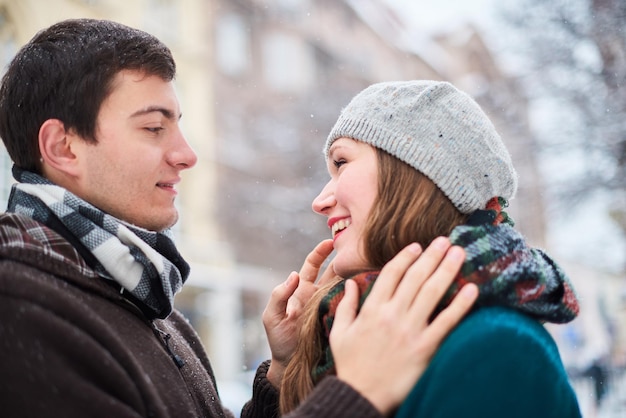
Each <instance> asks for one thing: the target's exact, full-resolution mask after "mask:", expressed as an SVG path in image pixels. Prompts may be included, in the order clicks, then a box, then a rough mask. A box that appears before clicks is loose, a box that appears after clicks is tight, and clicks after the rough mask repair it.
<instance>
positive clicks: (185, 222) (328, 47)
mask: <svg viewBox="0 0 626 418" xmlns="http://www.w3.org/2000/svg"><path fill="white" fill-rule="evenodd" d="M70 17H97V18H107V19H113V20H117V21H120V22H122V23H125V24H128V25H130V26H134V27H137V28H140V29H144V30H146V31H148V32H150V33H153V34H154V35H156V36H158V37H159V38H160V39H162V40H163V41H164V42H165V43H166V44H167V45H168V46H169V47H170V48H171V49H172V52H173V54H174V57H175V58H176V61H177V64H178V76H177V80H176V85H177V88H178V93H179V99H180V102H181V107H182V109H183V113H184V117H183V119H182V121H181V123H182V125H183V130H184V132H185V134H186V136H187V139H188V140H189V142H190V143H191V145H192V146H193V147H194V149H195V151H196V152H197V154H198V157H199V160H198V164H197V166H196V167H195V168H194V169H193V170H190V171H189V172H186V173H184V181H183V182H182V186H181V193H180V197H179V200H178V204H179V208H180V212H181V221H180V222H179V224H178V225H177V226H176V227H175V232H176V234H177V242H178V243H179V246H180V249H181V253H182V254H183V255H184V256H185V257H186V259H187V260H188V261H190V263H191V264H192V275H191V277H190V279H189V281H188V282H187V284H186V286H185V289H184V290H183V292H181V294H180V295H179V296H178V298H177V302H176V304H177V306H178V308H179V309H181V310H182V311H183V312H184V313H185V314H186V315H187V316H188V318H189V319H190V320H191V322H192V323H193V324H194V325H195V327H196V329H197V330H198V332H199V333H200V335H201V337H202V338H203V341H204V342H205V345H206V348H207V351H208V353H209V357H210V358H211V359H212V362H213V367H214V369H215V372H216V375H217V377H218V380H220V387H221V390H220V392H221V395H222V396H223V397H224V398H225V400H226V403H227V404H230V405H232V407H233V408H236V407H237V406H238V405H239V404H240V403H241V401H242V400H243V399H244V398H246V397H247V396H249V393H247V392H246V391H245V389H242V386H244V387H246V385H249V384H250V383H251V377H250V374H249V373H247V372H248V371H250V370H254V368H256V366H257V364H258V363H259V362H260V361H261V360H263V359H265V358H267V357H268V355H269V352H268V349H267V344H266V341H265V335H264V331H263V326H262V323H261V318H260V316H261V312H262V310H263V308H264V306H265V303H266V301H267V300H268V297H269V293H270V291H271V289H272V288H273V287H274V286H276V285H277V284H278V283H280V282H281V281H283V280H284V279H286V277H287V274H288V273H289V271H291V270H298V269H299V268H300V265H301V263H302V261H303V260H304V257H305V255H306V254H307V253H308V252H309V251H310V250H311V249H312V248H313V246H314V245H315V243H317V242H318V241H319V240H321V239H323V238H327V237H328V236H329V233H328V230H327V227H326V225H325V222H324V220H323V219H321V217H319V216H318V215H315V214H313V213H312V211H311V209H310V204H311V201H312V199H313V198H314V197H315V196H316V195H317V193H318V192H319V190H321V188H322V186H323V185H324V184H325V182H326V181H327V174H326V168H325V165H324V161H323V159H322V155H321V148H322V145H323V143H324V140H325V137H326V134H327V133H328V132H329V130H330V128H331V127H332V125H333V123H334V121H335V119H336V117H337V116H338V114H339V111H340V110H341V108H342V107H343V106H345V105H346V104H347V103H348V101H349V100H350V98H351V97H352V96H354V94H356V93H357V92H358V91H360V90H361V89H363V88H365V87H366V86H368V85H369V84H372V83H375V82H379V81H385V80H408V79H417V78H421V79H436V80H447V81H450V82H452V83H453V84H455V85H457V86H458V87H459V88H461V89H462V90H464V91H467V92H468V93H470V94H471V95H473V96H474V97H475V98H476V99H477V101H478V102H479V103H480V104H481V106H482V107H483V108H484V110H485V111H486V113H487V114H489V116H490V117H491V119H492V120H493V122H494V124H495V125H496V128H497V129H498V131H499V132H500V134H501V135H502V137H503V139H504V141H505V142H506V143H507V146H508V147H509V149H510V151H511V153H512V155H513V160H514V163H515V165H516V168H517V170H518V172H519V174H520V187H519V191H518V195H517V198H516V199H515V200H513V202H511V210H510V213H511V215H512V216H513V218H514V219H515V220H516V222H517V225H518V227H519V229H520V230H521V231H522V232H523V233H524V234H525V235H526V236H527V237H528V239H529V241H530V242H531V243H532V244H533V245H537V246H540V247H544V246H545V238H544V236H545V220H544V215H543V213H544V211H543V202H542V197H541V191H542V184H541V178H540V176H539V175H538V174H537V164H536V161H535V153H534V151H535V145H534V138H533V135H532V134H531V132H530V130H529V128H528V116H527V102H526V99H525V97H524V92H523V91H521V89H520V88H519V87H518V86H517V84H516V82H515V80H513V79H511V78H509V77H507V76H506V75H505V74H503V73H502V71H501V70H500V69H499V67H498V65H497V62H496V60H495V59H494V57H493V56H492V54H491V52H490V51H489V49H488V47H487V46H486V45H485V43H484V41H483V39H482V37H481V33H480V31H478V30H477V29H476V28H473V27H472V26H470V25H467V26H463V27H459V28H457V29H455V30H454V31H452V32H445V33H438V34H432V33H425V32H423V31H421V30H420V28H411V27H408V26H407V25H406V24H405V23H404V19H403V16H401V15H398V14H397V13H394V12H393V11H392V10H391V9H389V8H388V7H387V6H386V5H385V3H384V2H383V1H382V0H339V1H338V0H315V1H314V0H275V1H273V2H266V1H261V0H136V1H132V2H129V1H122V0H48V1H46V2H40V1H37V0H0V65H1V66H2V67H4V66H5V65H6V64H7V63H8V61H9V60H10V59H11V58H12V56H13V55H14V54H15V52H16V51H17V49H18V48H19V47H20V46H21V45H22V44H24V43H25V42H27V41H28V39H30V38H31V37H32V36H33V35H34V34H35V32H36V31H37V30H39V29H40V28H43V27H45V26H48V25H49V24H51V23H53V22H55V21H58V20H61V19H65V18H70ZM0 72H2V70H0ZM0 146H1V145H0ZM138 158H140V156H138ZM11 182H12V179H11V178H10V161H8V157H7V155H6V153H2V154H1V155H0V199H1V201H2V202H3V204H4V202H5V201H6V197H7V196H8V190H9V187H10V184H11ZM616 303H617V302H616ZM621 306H622V309H623V306H624V305H621ZM621 326H622V327H623V322H622V325H621ZM622 335H626V334H622ZM242 382H243V383H242Z"/></svg>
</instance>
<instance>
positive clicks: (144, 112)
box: [130, 106, 183, 120]
mask: <svg viewBox="0 0 626 418" xmlns="http://www.w3.org/2000/svg"><path fill="white" fill-rule="evenodd" d="M153 112H159V113H162V114H163V116H165V117H166V118H167V119H171V120H176V119H180V118H181V117H182V116H183V114H182V113H180V114H178V115H176V114H175V113H174V112H172V111H171V110H170V109H167V108H165V107H161V106H148V107H146V108H144V109H140V110H138V111H136V112H134V113H133V114H131V115H130V117H131V118H134V117H137V116H143V115H147V114H148V113H153Z"/></svg>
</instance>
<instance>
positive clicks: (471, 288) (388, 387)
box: [329, 237, 478, 414]
mask: <svg viewBox="0 0 626 418" xmlns="http://www.w3.org/2000/svg"><path fill="white" fill-rule="evenodd" d="M464 258H465V252H464V251H463V249H462V248H460V247H451V245H450V242H449V240H448V239H447V238H443V237H440V238H437V239H436V240H435V241H433V243H432V244H431V245H430V246H429V247H428V249H426V251H424V252H423V254H422V251H421V249H420V247H419V245H417V244H412V245H409V246H408V247H407V248H405V249H404V250H402V251H401V252H400V253H399V254H398V255H397V256H396V257H394V258H393V259H392V260H391V261H390V262H389V263H387V265H386V266H385V267H384V268H383V269H382V270H381V273H380V275H379V277H378V279H377V280H376V283H375V284H374V286H373V288H372V291H371V293H370V295H369V296H368V298H367V299H366V300H365V303H364V304H363V306H362V308H361V311H360V313H359V315H358V316H357V314H356V313H357V307H358V296H359V295H358V288H357V287H356V284H355V283H353V282H351V281H350V280H348V281H347V282H346V287H345V296H344V298H343V299H342V301H341V302H340V304H339V305H338V307H337V311H336V314H335V320H334V323H333V328H332V331H331V333H330V336H329V342H330V347H331V350H332V352H333V357H334V360H335V366H336V370H337V377H338V378H339V379H341V380H343V381H345V382H346V383H348V384H350V385H351V386H352V387H353V388H355V389H356V390H357V391H358V392H359V393H361V394H362V395H363V396H364V397H366V398H367V399H368V400H369V401H370V402H371V403H372V404H373V405H374V406H375V407H376V408H377V409H378V410H379V411H381V412H382V413H383V414H387V413H389V412H390V411H392V410H393V409H394V408H396V407H397V406H398V405H400V403H401V402H402V401H403V400H404V398H405V397H406V396H407V395H408V393H409V391H410V390H411V388H412V387H413V386H414V385H415V383H416V382H417V380H418V379H419V377H420V376H421V375H422V373H423V372H424V370H425V369H426V367H427V366H428V364H429V362H430V359H431V357H432V356H433V354H434V353H435V351H436V350H437V348H438V347H439V345H440V344H441V342H442V341H443V339H444V338H445V337H446V335H447V334H448V332H450V330H451V329H452V328H453V327H454V326H455V325H456V324H457V323H458V322H459V321H460V320H461V318H463V316H464V315H465V314H466V313H467V312H468V311H469V309H470V307H471V306H472V304H473V303H474V301H475V300H476V297H477V296H478V288H477V287H476V285H474V284H471V285H469V284H468V285H466V286H464V287H463V289H462V290H461V291H460V292H459V294H458V295H457V296H456V297H455V298H454V300H453V301H452V302H451V304H450V305H449V306H448V307H447V308H446V309H444V310H443V311H442V312H441V313H439V315H437V317H436V318H435V319H434V320H433V321H432V323H429V319H430V317H431V315H432V313H433V311H434V309H435V307H436V306H437V304H438V303H439V300H440V299H441V298H442V296H443V295H444V294H445V292H446V290H447V289H448V287H449V286H450V284H451V283H452V281H453V279H454V278H455V276H456V275H457V273H458V271H459V269H460V267H461V265H462V263H463V260H464ZM416 260H417V261H416ZM373 364H374V365H375V366H376V367H375V368H374V367H372V365H373Z"/></svg>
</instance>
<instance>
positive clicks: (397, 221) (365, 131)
mask: <svg viewBox="0 0 626 418" xmlns="http://www.w3.org/2000/svg"><path fill="white" fill-rule="evenodd" d="M325 155H326V158H327V165H328V170H329V173H330V177H331V179H330V181H329V182H328V184H327V185H326V186H325V187H324V189H323V190H322V192H321V193H320V195H319V196H318V197H317V198H316V199H315V200H314V202H313V209H314V210H315V211H316V212H317V213H319V214H321V215H324V216H326V217H328V225H329V227H330V229H331V231H332V237H333V240H334V248H335V251H336V255H335V257H334V259H333V268H334V270H335V273H336V274H337V275H338V276H341V277H349V278H350V279H351V280H353V281H355V282H356V283H357V284H358V286H359V288H360V290H361V302H362V301H364V300H365V299H366V298H367V296H368V294H369V291H370V289H371V287H372V284H373V283H374V282H375V280H376V278H377V276H378V271H379V270H380V268H381V266H383V265H384V264H385V263H386V262H387V261H388V260H389V259H391V258H392V257H393V256H394V255H395V254H396V253H397V252H398V251H399V250H400V249H401V248H403V247H404V246H405V245H407V244H408V243H410V242H418V243H419V244H421V245H422V246H424V247H425V246H427V245H429V244H430V243H431V242H432V241H433V240H435V241H434V243H435V245H436V244H437V243H438V241H440V240H441V239H440V238H437V239H436V237H438V236H440V235H445V236H449V240H450V242H451V243H452V244H454V245H458V246H461V247H463V248H464V249H465V252H466V254H467V258H466V260H465V262H464V264H463V267H462V269H461V272H460V273H459V275H458V276H457V278H456V279H455V281H454V283H453V284H452V286H451V287H450V288H449V290H448V298H447V299H444V302H443V303H442V304H440V306H439V309H442V308H443V307H445V306H446V304H447V303H448V302H449V300H450V298H451V297H452V296H453V295H454V294H456V292H458V290H459V288H460V287H462V286H463V285H464V284H465V283H476V284H477V285H478V287H479V289H480V293H479V297H478V300H477V302H476V304H475V305H474V306H475V308H474V312H473V313H472V314H471V315H469V316H468V317H467V318H465V319H464V320H462V321H461V323H460V325H459V326H457V328H456V329H455V330H453V331H452V332H451V334H450V335H449V336H448V338H447V339H446V341H444V342H443V343H442V345H441V346H440V348H439V349H438V351H437V353H436V354H435V356H434V357H433V359H432V361H431V363H430V365H429V366H428V368H427V369H426V371H425V372H424V374H423V375H422V376H421V378H420V379H419V380H418V381H417V383H416V384H415V386H414V388H413V390H412V392H411V393H410V394H409V396H408V397H407V398H406V399H405V401H404V402H403V404H402V405H401V406H400V408H399V409H398V410H397V413H396V416H397V417H409V416H411V417H413V416H414V417H430V418H432V417H459V416H464V417H468V416H476V417H504V416H506V417H530V416H532V417H555V418H556V417H559V418H562V417H579V416H580V410H579V407H578V403H577V400H576V396H575V394H574V392H573V390H572V388H571V386H570V385H569V382H568V378H567V375H566V373H565V370H564V368H563V365H562V362H561V360H560V357H559V354H558V350H557V347H556V345H555V343H554V341H553V340H552V339H551V337H550V335H549V334H548V333H547V331H546V330H545V329H544V328H543V327H542V326H541V323H542V322H544V321H550V322H555V323H563V322H568V321H570V320H572V319H573V318H574V317H575V316H576V315H577V313H578V303H577V300H576V297H575V295H574V292H573V289H572V287H571V285H570V283H569V281H568V280H567V278H566V277H565V275H564V274H563V272H562V271H561V270H560V269H559V267H558V266H557V265H556V264H555V263H554V262H553V261H552V260H551V259H550V258H549V257H548V256H547V255H546V254H545V253H543V252H542V251H541V250H538V249H531V248H529V247H528V246H527V245H526V243H525V242H524V239H523V237H522V236H521V235H520V234H519V233H518V232H517V231H515V229H513V227H512V225H513V222H512V220H511V219H510V218H509V217H508V215H507V214H506V213H505V212H504V211H503V210H502V209H503V208H504V207H505V206H506V204H507V201H508V200H509V199H511V198H512V197H513V196H514V194H515V191H516V188H517V174H516V172H515V170H514V168H513V165H512V163H511V158H510V156H509V154H508V152H507V150H506V148H505V147H504V144H503V143H502V141H501V139H500V137H499V136H498V134H497V133H496V131H495V129H494V127H493V125H492V124H491V122H490V121H489V119H488V118H487V116H486V115H485V114H484V113H483V112H482V110H481V109H480V107H479V106H478V105H477V104H476V102H474V101H473V100H472V99H471V98H470V97H469V96H468V95H466V94H464V93H462V92H460V91H459V90H457V89H456V88H455V87H453V86H452V85H451V84H449V83H445V82H436V81H407V82H390V83H379V84H375V85H372V86H370V87H368V88H367V89H365V90H364V91H362V92H361V93H359V94H358V95H357V96H356V97H354V98H353V99H352V101H351V102H350V104H349V105H348V106H347V107H346V108H345V109H344V110H343V111H342V113H341V115H340V116H339V120H338V121H337V123H336V124H335V126H334V128H333V129H332V131H331V133H330V135H329V137H328V140H327V142H326V146H325ZM442 245H443V243H442ZM345 283H346V281H345V280H341V279H339V280H335V281H334V282H333V283H330V284H329V285H327V286H325V287H324V288H322V289H320V290H319V291H318V292H317V293H316V295H315V296H314V297H313V298H312V300H311V302H310V303H309V305H308V306H307V308H306V312H305V314H304V322H303V326H302V332H301V337H300V340H299V345H298V347H297V350H296V353H295V354H294V356H293V357H292V359H291V361H290V363H289V365H288V367H287V370H286V371H285V375H284V378H283V382H282V389H281V409H282V411H283V413H285V412H288V411H290V410H292V409H293V408H294V406H295V405H297V404H298V403H299V402H300V401H301V400H302V399H303V398H304V397H306V396H307V395H308V393H309V392H310V391H311V390H312V388H313V387H314V386H315V385H317V384H318V383H320V382H321V381H322V379H323V378H324V377H325V376H327V375H332V374H334V373H335V372H336V370H335V365H334V362H333V355H332V352H331V350H330V348H329V341H328V335H329V332H330V329H331V327H332V326H333V319H334V313H335V309H336V306H337V303H338V302H339V301H340V300H341V298H342V296H343V293H344V286H345ZM402 284H403V285H405V283H402ZM405 286H407V287H408V286H410V284H406V285H405ZM398 291H402V289H401V288H400V289H399V290H398ZM395 320H402V318H395ZM371 360H372V361H376V359H371ZM363 367H371V366H369V365H367V364H364V365H363Z"/></svg>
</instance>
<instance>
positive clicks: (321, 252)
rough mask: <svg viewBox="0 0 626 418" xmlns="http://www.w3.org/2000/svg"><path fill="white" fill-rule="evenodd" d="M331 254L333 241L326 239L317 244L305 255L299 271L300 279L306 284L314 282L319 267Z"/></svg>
mask: <svg viewBox="0 0 626 418" xmlns="http://www.w3.org/2000/svg"><path fill="white" fill-rule="evenodd" d="M332 252H333V240H332V239H326V240H324V241H322V242H320V243H319V244H317V246H316V247H315V248H314V249H313V251H311V252H310V253H309V255H307V257H306V259H305V260H304V264H302V268H301V269H300V279H301V280H305V281H308V282H314V281H315V279H317V275H318V273H319V271H320V267H321V266H322V264H323V263H324V261H325V260H326V259H327V258H328V256H329V255H330V253H332Z"/></svg>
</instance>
